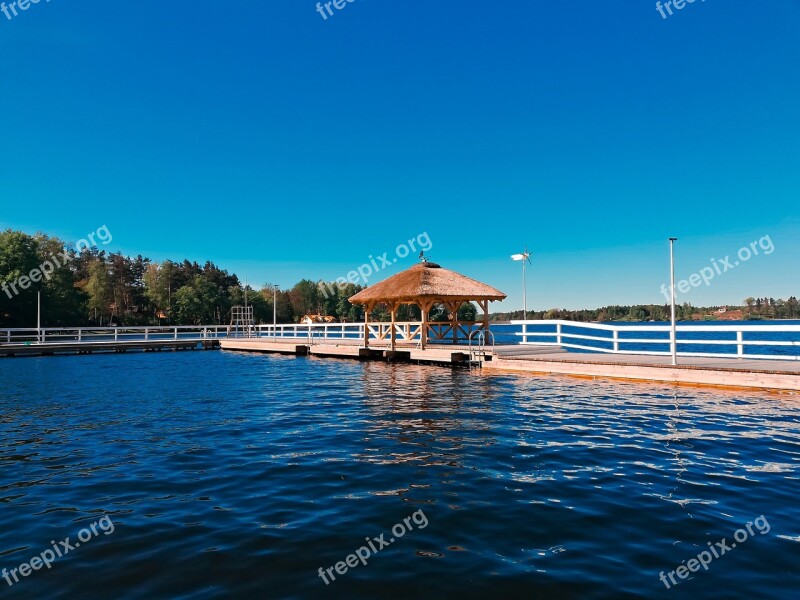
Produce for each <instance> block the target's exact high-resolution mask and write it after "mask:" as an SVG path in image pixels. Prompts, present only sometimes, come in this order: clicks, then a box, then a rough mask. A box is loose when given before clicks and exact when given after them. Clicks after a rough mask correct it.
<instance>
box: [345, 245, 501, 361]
mask: <svg viewBox="0 0 800 600" xmlns="http://www.w3.org/2000/svg"><path fill="white" fill-rule="evenodd" d="M505 298H506V295H505V294H504V293H503V292H501V291H500V290H498V289H495V288H493V287H492V286H490V285H486V284H485V283H481V282H480V281H476V280H475V279H471V278H469V277H466V276H465V275H461V273H456V272H455V271H449V270H448V269H443V268H442V267H440V266H439V265H437V264H436V263H432V262H427V261H426V262H422V263H419V264H416V265H414V266H413V267H411V268H410V269H406V270H405V271H403V272H401V273H397V274H396V275H392V276H391V277H389V278H388V279H384V280H383V281H381V282H380V283H376V284H375V285H372V286H370V287H368V288H366V289H365V290H362V291H360V292H359V293H357V294H356V295H355V296H352V297H351V298H350V302H351V303H352V304H361V305H363V306H364V345H365V346H367V347H368V346H369V313H370V312H371V311H372V310H373V309H374V308H375V306H377V305H378V304H385V305H386V306H387V307H388V308H389V312H390V313H391V315H392V325H391V330H390V331H391V341H392V350H395V347H396V342H397V335H396V331H395V322H396V317H397V309H398V308H399V307H400V305H402V304H413V305H416V306H418V307H419V308H420V312H421V313H422V326H421V329H420V337H421V346H422V349H423V350H424V349H425V345H426V344H427V342H428V329H429V327H430V323H429V322H428V313H429V312H430V310H431V308H433V306H434V305H436V304H443V305H444V306H445V308H447V310H448V312H449V315H450V327H451V328H452V333H453V341H454V342H455V341H456V340H457V339H458V332H459V326H458V309H459V308H460V307H461V305H462V304H464V303H465V302H477V304H478V306H479V307H480V308H481V309H482V310H483V323H482V324H481V327H482V328H483V329H485V330H488V329H489V302H491V301H493V300H505ZM467 335H469V333H467Z"/></svg>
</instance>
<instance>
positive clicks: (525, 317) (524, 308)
mask: <svg viewBox="0 0 800 600" xmlns="http://www.w3.org/2000/svg"><path fill="white" fill-rule="evenodd" d="M530 257H531V253H530V252H528V246H525V252H523V253H521V254H512V255H511V260H518V261H521V262H522V341H523V342H527V341H528V337H527V336H526V335H525V334H526V333H527V323H526V322H525V321H527V320H528V286H527V284H526V283H525V263H530V264H533V263H531V258H530Z"/></svg>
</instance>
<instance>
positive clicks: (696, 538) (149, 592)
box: [0, 351, 800, 599]
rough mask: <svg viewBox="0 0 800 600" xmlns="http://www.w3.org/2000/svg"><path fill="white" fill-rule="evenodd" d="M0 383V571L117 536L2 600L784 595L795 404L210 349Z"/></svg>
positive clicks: (28, 373)
mask: <svg viewBox="0 0 800 600" xmlns="http://www.w3.org/2000/svg"><path fill="white" fill-rule="evenodd" d="M0 385H1V386H2V387H1V388H0V511H2V512H0V514H2V519H3V520H2V524H3V526H2V528H0V569H7V570H11V569H14V568H18V567H19V566H20V565H21V564H22V563H25V562H27V561H30V559H31V558H32V557H33V556H35V555H38V554H40V553H41V552H42V551H44V550H46V549H48V548H50V547H51V541H58V540H64V539H65V538H66V537H68V536H69V537H71V539H72V540H73V541H74V540H75V538H76V536H77V534H78V532H79V531H80V530H81V529H82V528H84V527H87V526H88V525H89V524H91V523H93V522H96V521H98V519H100V518H101V517H103V516H104V515H107V516H108V517H109V518H110V519H111V520H113V524H114V531H113V533H110V534H108V535H105V533H102V534H100V535H98V536H96V537H94V538H93V539H91V541H88V542H86V543H84V544H82V545H81V547H76V548H75V549H74V550H72V551H70V552H69V554H67V555H66V556H63V557H61V558H58V559H57V560H55V561H54V562H53V563H52V565H51V568H50V569H45V568H42V569H39V570H37V571H34V572H32V573H30V574H29V575H28V576H27V577H20V578H19V581H18V582H15V583H14V584H13V586H9V585H8V584H7V583H6V580H4V579H2V578H0V589H1V590H2V597H4V598H36V599H41V598H75V597H86V598H142V599H152V598H187V599H188V598H192V599H199V598H317V597H331V598H449V597H462V598H484V597H497V598H551V597H555V598H626V597H629V598H634V597H641V598H652V597H663V598H679V597H680V598H683V597H692V598H694V597H703V598H730V597H748V598H750V597H758V598H788V597H794V596H795V595H796V594H797V592H798V590H800V503H798V500H797V498H798V497H800V398H798V397H797V396H778V395H767V394H755V393H751V392H742V393H738V394H735V393H727V392H716V391H714V392H710V391H704V390H693V389H690V388H679V389H676V388H672V387H670V386H661V385H655V384H653V385H646V386H645V385H638V384H617V383H610V382H609V383H603V382H597V381H592V382H584V381H580V380H570V379H562V378H555V377H553V378H528V377H517V376H511V375H509V376H503V375H480V374H476V373H474V372H473V373H470V372H469V371H464V370H449V369H443V368H436V367H426V366H414V365H390V364H384V363H371V362H370V363H360V362H357V361H346V360H320V359H315V358H295V357H275V356H263V355H247V354H238V353H228V352H222V351H205V352H201V351H197V352H177V353H160V354H124V355H122V354H121V355H93V356H76V357H51V358H24V359H3V360H0ZM419 511H422V512H419ZM415 514H416V515H424V517H425V523H426V524H425V526H424V527H422V526H421V523H419V522H417V521H414V520H409V518H410V517H412V515H415ZM761 516H763V519H762V520H761V521H759V522H760V523H762V524H764V523H766V524H768V527H763V528H762V529H758V528H755V529H754V528H753V525H752V523H754V521H755V519H756V518H758V517H761ZM404 519H405V520H406V526H404V531H403V535H402V537H399V536H398V537H397V539H395V541H394V542H392V543H391V545H389V546H388V547H385V548H383V549H381V550H379V551H378V552H376V553H374V554H373V555H372V556H370V557H369V559H368V561H367V564H366V565H363V564H361V563H359V564H358V566H356V567H349V568H348V571H347V572H346V573H345V574H343V575H342V574H338V573H337V572H336V570H335V565H336V564H337V563H343V561H345V560H346V559H347V557H348V555H350V554H351V553H353V552H355V551H356V550H357V549H358V548H360V547H362V546H364V545H365V544H366V543H367V542H366V541H365V540H366V538H369V539H370V540H374V539H375V538H379V537H380V536H381V535H382V534H385V539H386V540H388V539H389V538H390V536H392V537H394V536H393V535H392V528H393V526H395V525H397V524H401V523H403V520H404ZM420 521H421V519H420ZM747 523H751V525H750V529H751V532H752V533H747V532H746V526H747ZM767 528H768V529H769V531H767V532H765V533H762V532H761V531H762V530H766V529H767ZM737 530H742V531H745V533H746V535H747V539H746V540H745V541H743V542H741V543H739V544H737V546H736V547H735V548H733V547H730V545H731V543H733V540H734V534H735V532H737ZM398 531H399V530H398ZM723 538H724V539H726V540H727V541H726V544H727V546H728V547H729V548H730V549H729V550H727V551H726V552H725V553H724V554H723V555H720V556H718V557H714V558H713V560H712V561H710V562H709V563H708V564H707V567H708V568H707V570H706V569H705V568H700V569H698V570H697V572H694V573H690V574H689V575H688V576H687V577H686V579H680V578H678V577H677V575H673V578H674V579H675V580H676V581H677V583H676V584H675V585H672V584H670V587H671V589H667V587H666V586H665V584H664V583H662V581H661V580H660V578H659V577H660V573H661V572H662V571H663V572H665V575H668V573H669V572H671V571H675V570H676V569H677V568H678V567H679V566H681V565H682V563H683V565H686V564H688V563H689V561H690V560H692V559H695V557H697V556H698V555H699V554H700V553H701V552H703V551H707V550H708V549H709V543H711V544H712V545H715V543H716V542H719V541H721V540H723ZM373 545H374V544H373ZM695 566H696V564H695ZM320 568H323V572H324V569H329V568H333V569H334V570H333V574H334V575H335V580H333V581H329V582H328V583H327V584H326V583H325V581H324V580H323V578H321V577H320V576H319V574H318V572H319V569H320ZM326 577H327V576H326ZM12 581H13V580H12ZM667 581H668V582H669V580H668V579H667Z"/></svg>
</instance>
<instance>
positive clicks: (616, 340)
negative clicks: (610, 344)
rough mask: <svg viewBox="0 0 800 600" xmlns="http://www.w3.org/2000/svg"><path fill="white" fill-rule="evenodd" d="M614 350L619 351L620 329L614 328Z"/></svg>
mask: <svg viewBox="0 0 800 600" xmlns="http://www.w3.org/2000/svg"><path fill="white" fill-rule="evenodd" d="M614 352H619V329H615V330H614Z"/></svg>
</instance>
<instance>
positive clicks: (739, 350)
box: [736, 329, 744, 358]
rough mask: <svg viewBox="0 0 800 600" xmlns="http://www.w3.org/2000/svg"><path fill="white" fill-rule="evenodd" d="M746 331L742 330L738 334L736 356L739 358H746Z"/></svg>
mask: <svg viewBox="0 0 800 600" xmlns="http://www.w3.org/2000/svg"><path fill="white" fill-rule="evenodd" d="M742 342H744V331H742V330H741V329H740V330H739V331H737V332H736V354H737V355H738V356H739V358H744V344H743V343H742Z"/></svg>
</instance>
